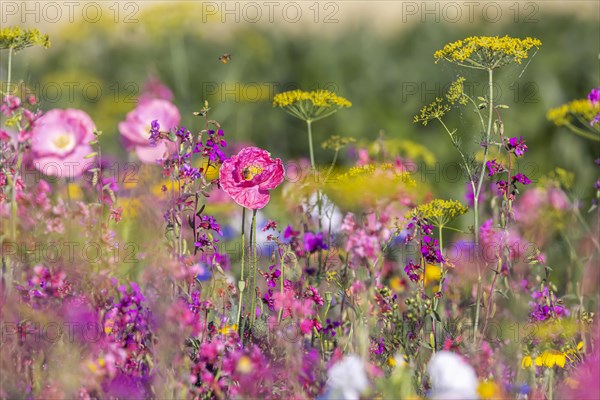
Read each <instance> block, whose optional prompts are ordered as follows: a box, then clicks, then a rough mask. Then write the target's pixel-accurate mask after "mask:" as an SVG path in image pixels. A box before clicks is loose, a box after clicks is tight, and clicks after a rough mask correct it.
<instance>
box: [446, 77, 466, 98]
mask: <svg viewBox="0 0 600 400" xmlns="http://www.w3.org/2000/svg"><path fill="white" fill-rule="evenodd" d="M465 81H466V79H465V78H464V77H462V76H459V77H458V78H457V79H456V80H455V81H454V82H452V84H450V89H448V93H446V100H448V103H450V104H455V103H456V102H458V103H459V104H462V105H465V104H467V102H468V101H469V99H468V98H467V96H466V95H465V92H464V82H465Z"/></svg>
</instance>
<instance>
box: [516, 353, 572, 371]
mask: <svg viewBox="0 0 600 400" xmlns="http://www.w3.org/2000/svg"><path fill="white" fill-rule="evenodd" d="M566 362H567V354H566V353H564V352H562V351H558V350H545V351H544V352H543V353H542V354H541V355H539V356H537V357H535V359H534V358H532V357H531V356H525V357H523V360H521V368H523V369H525V368H529V367H531V366H533V365H535V366H537V367H542V366H544V367H547V368H552V367H554V366H555V365H556V366H557V367H560V368H564V367H565V364H566Z"/></svg>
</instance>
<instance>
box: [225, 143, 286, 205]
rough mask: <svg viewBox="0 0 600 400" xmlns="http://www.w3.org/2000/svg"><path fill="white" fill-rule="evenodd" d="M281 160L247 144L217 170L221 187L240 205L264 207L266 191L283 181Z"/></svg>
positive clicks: (268, 197)
mask: <svg viewBox="0 0 600 400" xmlns="http://www.w3.org/2000/svg"><path fill="white" fill-rule="evenodd" d="M284 173H285V172H284V169H283V164H282V162H281V159H279V158H276V159H272V158H271V154H270V153H269V152H267V151H265V150H262V149H259V148H258V147H246V148H245V149H243V150H242V151H240V152H239V153H238V154H237V155H235V156H232V157H231V158H230V159H228V160H226V161H225V162H224V163H223V165H222V166H221V169H220V171H219V178H220V183H221V187H222V188H223V190H224V191H225V192H226V193H227V194H228V195H229V196H231V198H232V199H233V200H234V201H235V202H236V203H237V204H239V205H240V206H242V207H246V208H248V209H250V210H258V209H261V208H264V207H265V206H266V205H267V203H268V202H269V199H270V197H271V196H270V193H269V191H270V190H272V189H275V188H276V187H277V186H278V185H279V184H281V182H283V176H284Z"/></svg>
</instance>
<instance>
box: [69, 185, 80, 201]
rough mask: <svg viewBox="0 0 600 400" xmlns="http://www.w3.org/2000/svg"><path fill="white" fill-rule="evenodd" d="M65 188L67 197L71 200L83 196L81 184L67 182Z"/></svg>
mask: <svg viewBox="0 0 600 400" xmlns="http://www.w3.org/2000/svg"><path fill="white" fill-rule="evenodd" d="M67 190H68V191H69V197H70V198H71V199H73V200H79V199H81V198H82V197H83V190H81V186H79V185H78V184H76V183H69V186H67Z"/></svg>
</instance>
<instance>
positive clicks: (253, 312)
mask: <svg viewBox="0 0 600 400" xmlns="http://www.w3.org/2000/svg"><path fill="white" fill-rule="evenodd" d="M251 229H252V236H251V237H250V241H251V246H252V270H251V271H252V272H251V276H250V280H251V282H252V283H251V285H250V297H251V298H252V301H251V307H250V329H252V326H253V325H254V320H255V319H256V273H257V259H258V257H257V253H256V210H252V227H251Z"/></svg>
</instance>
